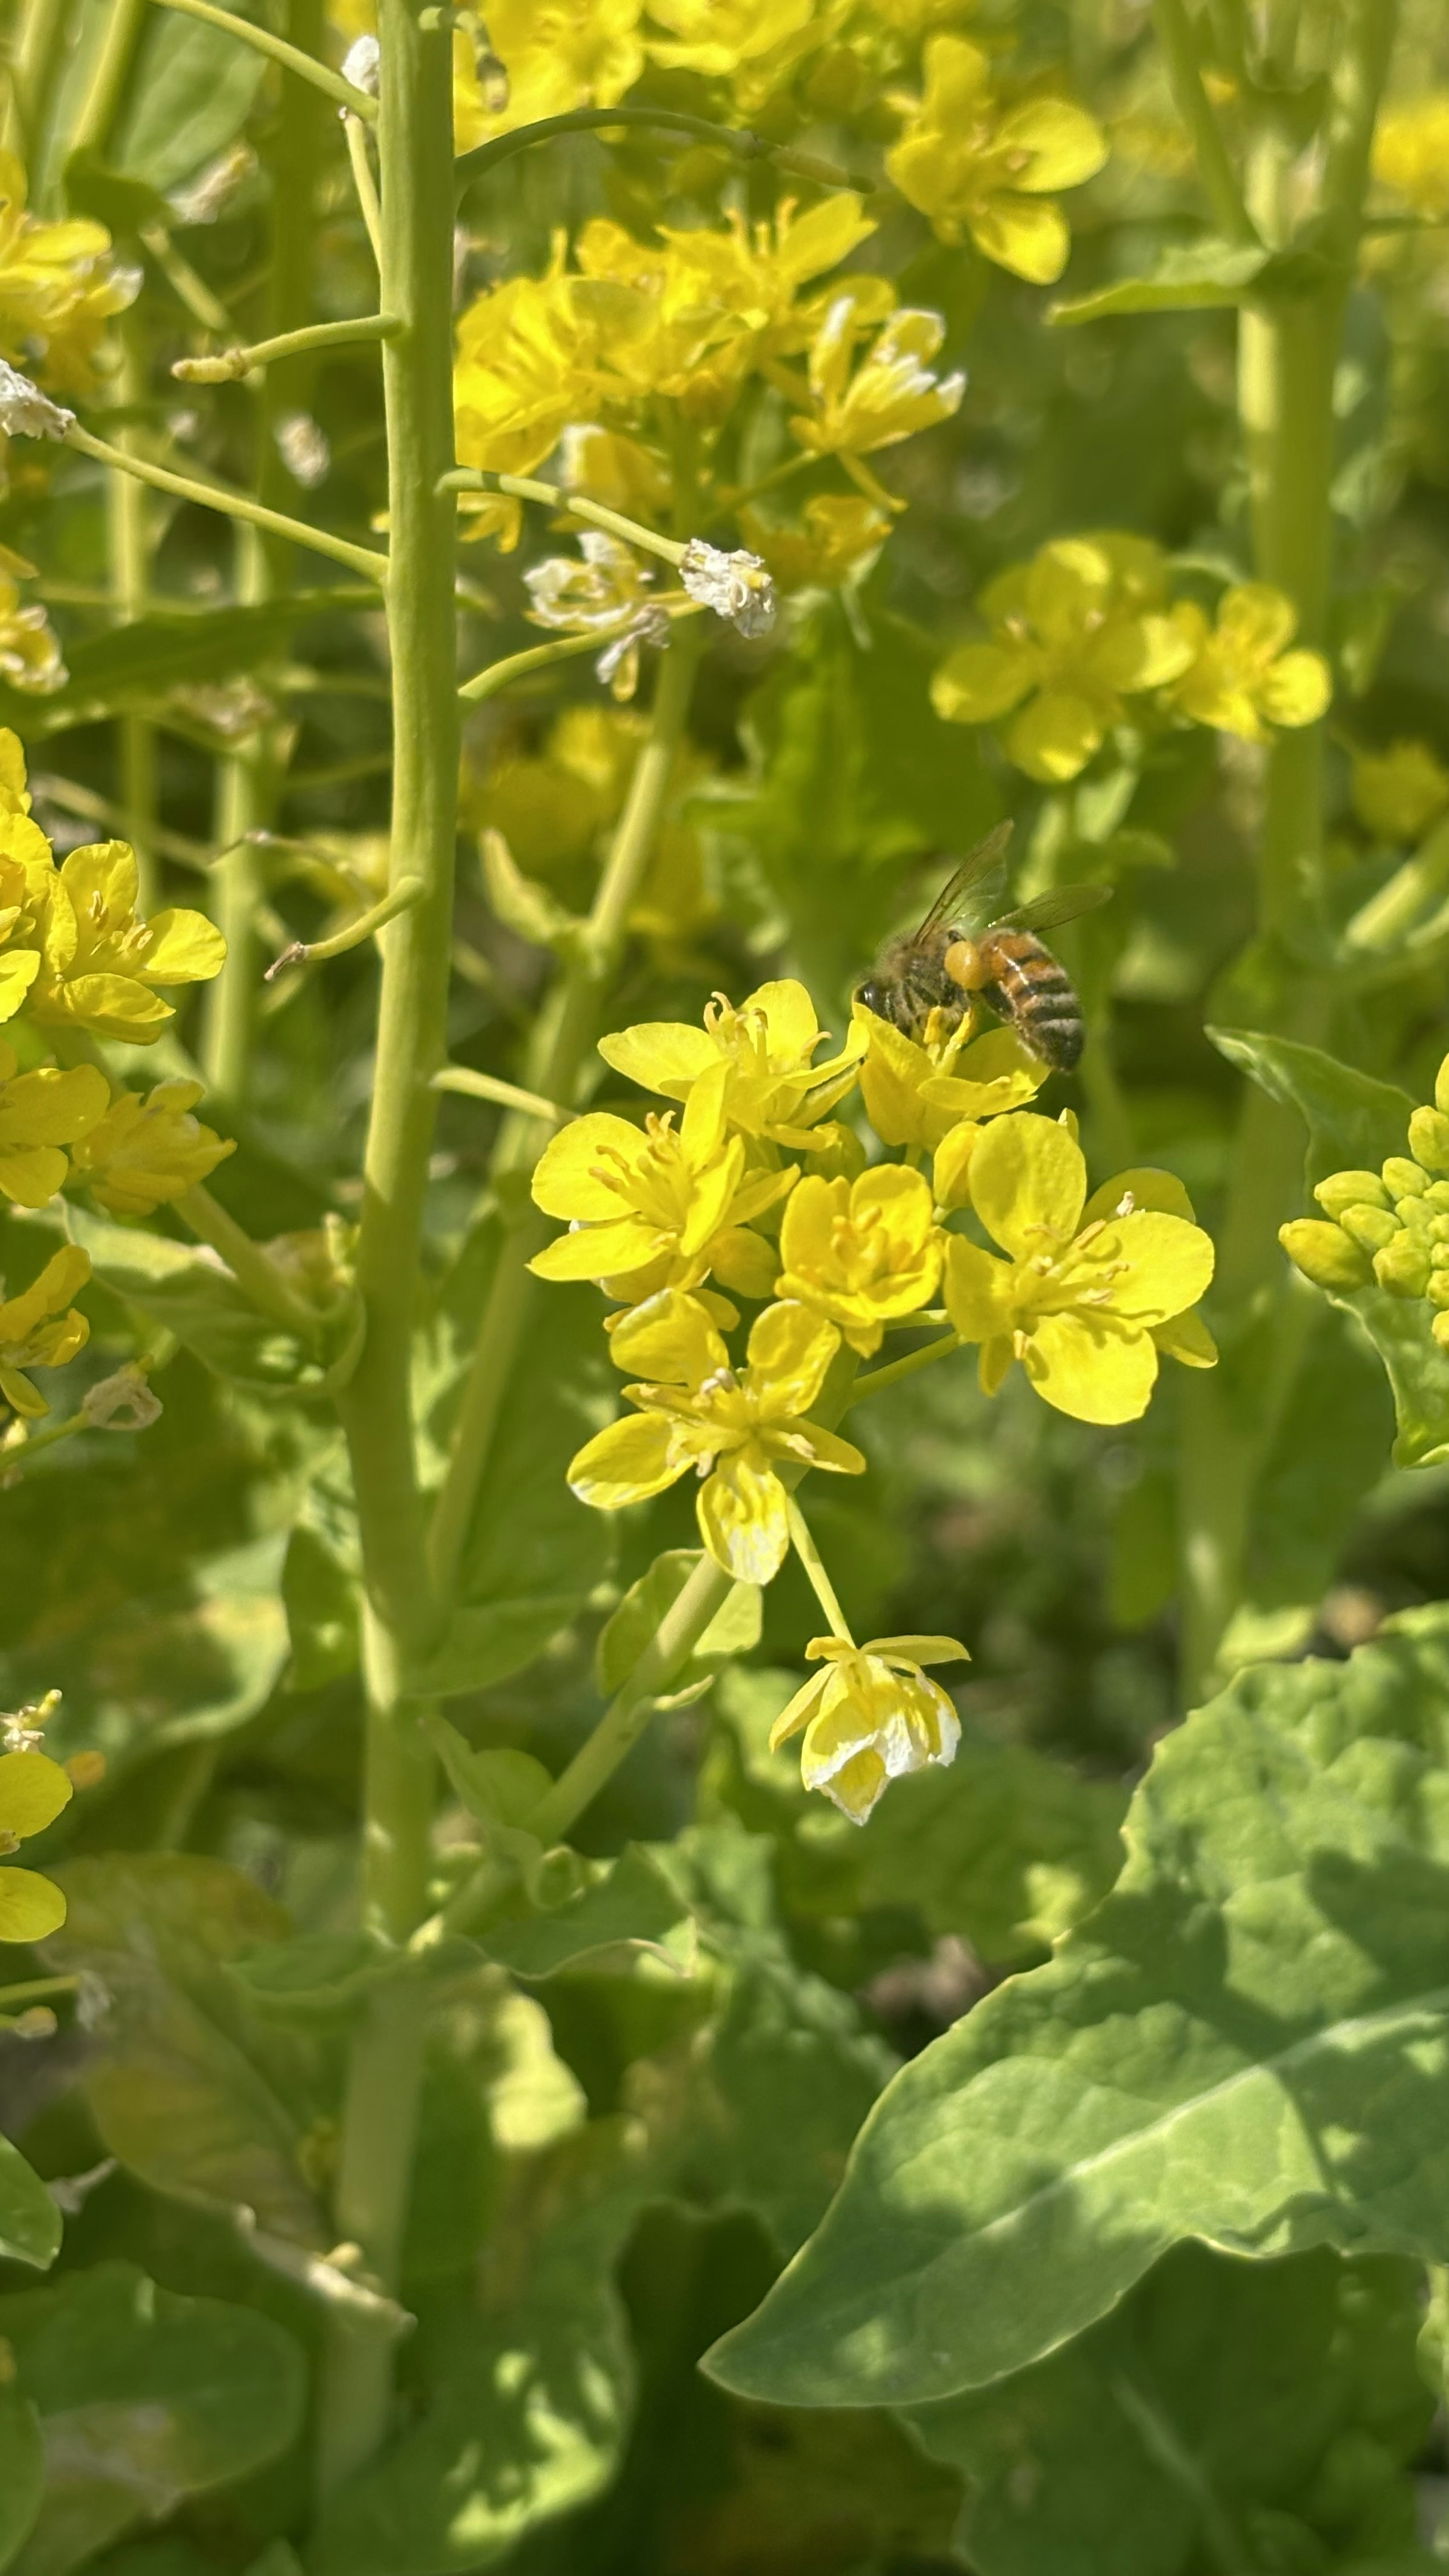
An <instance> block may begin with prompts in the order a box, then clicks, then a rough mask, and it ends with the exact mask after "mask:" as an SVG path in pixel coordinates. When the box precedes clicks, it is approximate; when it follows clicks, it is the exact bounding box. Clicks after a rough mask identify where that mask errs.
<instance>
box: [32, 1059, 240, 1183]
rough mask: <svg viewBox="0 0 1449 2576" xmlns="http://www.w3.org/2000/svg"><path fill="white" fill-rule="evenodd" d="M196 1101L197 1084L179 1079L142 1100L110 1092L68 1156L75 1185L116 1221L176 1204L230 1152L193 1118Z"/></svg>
mask: <svg viewBox="0 0 1449 2576" xmlns="http://www.w3.org/2000/svg"><path fill="white" fill-rule="evenodd" d="M201 1097H202V1086H201V1084H200V1083H199V1082H190V1081H186V1080H184V1079H179V1078H178V1079H174V1080H172V1081H170V1082H158V1083H157V1084H156V1086H155V1088H154V1090H152V1091H151V1092H150V1093H149V1094H148V1096H147V1098H146V1099H145V1100H143V1099H142V1098H141V1095H140V1093H139V1092H138V1091H121V1092H118V1093H117V1095H116V1097H115V1099H114V1100H112V1101H111V1102H110V1104H109V1106H108V1107H107V1109H106V1112H105V1115H104V1116H103V1117H102V1118H100V1119H99V1120H98V1121H97V1123H96V1124H95V1125H94V1126H93V1127H91V1128H89V1129H88V1130H87V1132H86V1133H85V1134H84V1135H83V1137H82V1139H81V1142H80V1145H79V1146H78V1148H77V1150H76V1152H75V1153H74V1154H73V1156H72V1158H71V1159H72V1161H73V1163H74V1166H75V1177H76V1179H77V1180H78V1181H80V1182H82V1183H83V1184H84V1186H85V1187H86V1188H87V1189H88V1190H89V1191H90V1193H91V1196H92V1198H94V1199H96V1200H97V1201H98V1202H99V1204H100V1205H101V1206H102V1207H103V1208H109V1209H110V1210H111V1212H112V1214H113V1215H116V1216H150V1215H151V1213H152V1211H153V1210H154V1209H156V1208H158V1207H169V1206H170V1205H171V1204H172V1202H173V1201H174V1200H176V1199H179V1198H184V1197H185V1195H186V1192H187V1191H188V1190H190V1189H194V1188H195V1187H196V1184H197V1183H198V1182H199V1181H204V1180H206V1179H207V1177H208V1176H209V1174H211V1173H212V1172H214V1171H215V1170H216V1167H217V1165H218V1163H224V1162H225V1160H226V1158H227V1155H228V1154H234V1153H235V1152H236V1142H235V1139H234V1138H232V1137H223V1136H218V1135H217V1133H216V1131H215V1129H214V1128H212V1127H205V1126H203V1125H202V1122H201V1120H200V1119H199V1118H195V1117H193V1115H192V1112H193V1110H194V1109H195V1107H196V1104H197V1102H198V1100H200V1099H201Z"/></svg>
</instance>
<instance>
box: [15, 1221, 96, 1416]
mask: <svg viewBox="0 0 1449 2576" xmlns="http://www.w3.org/2000/svg"><path fill="white" fill-rule="evenodd" d="M90 1275H91V1263H90V1255H89V1253H87V1252H82V1251H81V1250H80V1248H79V1246H78V1245H77V1244H74V1243H67V1244H63V1245H62V1247H61V1249H60V1251H59V1252H56V1253H52V1255H51V1257H50V1259H49V1261H47V1263H46V1265H45V1268H44V1269H43V1270H42V1271H41V1273H40V1276H39V1278H38V1279H34V1280H32V1281H31V1284H30V1286H29V1287H28V1288H23V1289H22V1290H21V1292H20V1294H19V1296H18V1297H7V1298H3V1299H0V1395H3V1396H4V1398H5V1401H6V1403H7V1404H8V1405H9V1406H10V1408H11V1411H12V1412H14V1413H18V1414H19V1415H21V1417H22V1418H23V1419H24V1420H26V1421H32V1422H33V1421H35V1420H36V1419H37V1418H38V1417H39V1416H40V1415H41V1414H42V1413H48V1412H49V1410H50V1407H49V1406H48V1404H47V1403H46V1401H45V1398H44V1396H43V1395H41V1394H40V1393H39V1391H38V1389H37V1388H35V1387H34V1386H32V1385H31V1382H30V1380H29V1378H28V1377H27V1376H26V1375H25V1371H26V1370H27V1369H33V1368H63V1367H64V1365H65V1363H66V1361H67V1360H73V1359H74V1358H75V1355H76V1352H77V1351H79V1350H83V1349H84V1347H85V1344H86V1343H87V1342H88V1341H89V1339H90V1330H91V1328H90V1325H89V1324H88V1323H87V1321H86V1319H85V1317H84V1315H82V1314H81V1313H80V1311H79V1309H78V1308H77V1307H75V1306H72V1305H71V1304H70V1300H71V1298H72V1297H73V1296H74V1295H75V1294H76V1291H77V1289H80V1288H83V1287H84V1286H85V1283H86V1281H87V1280H88V1279H89V1277H90Z"/></svg>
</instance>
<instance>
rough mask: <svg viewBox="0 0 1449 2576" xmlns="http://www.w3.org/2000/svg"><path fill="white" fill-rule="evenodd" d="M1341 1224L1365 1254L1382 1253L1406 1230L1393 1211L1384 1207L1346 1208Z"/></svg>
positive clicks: (1340, 1220)
mask: <svg viewBox="0 0 1449 2576" xmlns="http://www.w3.org/2000/svg"><path fill="white" fill-rule="evenodd" d="M1339 1223H1340V1225H1341V1226H1342V1227H1343V1228H1344V1230H1345V1232H1346V1233H1348V1234H1351V1235H1352V1236H1353V1239H1354V1242H1355V1243H1361V1244H1362V1245H1363V1248H1364V1250H1365V1252H1382V1250H1383V1248H1384V1245H1385V1244H1386V1243H1392V1242H1393V1239H1394V1237H1395V1235H1396V1234H1402V1233H1403V1230H1404V1229H1403V1227H1402V1225H1401V1224H1400V1222H1399V1219H1398V1218H1397V1217H1396V1216H1395V1215H1394V1213H1393V1210H1392V1209H1391V1208H1382V1207H1346V1208H1345V1209H1344V1211H1343V1214H1342V1216H1341V1217H1340V1219H1339Z"/></svg>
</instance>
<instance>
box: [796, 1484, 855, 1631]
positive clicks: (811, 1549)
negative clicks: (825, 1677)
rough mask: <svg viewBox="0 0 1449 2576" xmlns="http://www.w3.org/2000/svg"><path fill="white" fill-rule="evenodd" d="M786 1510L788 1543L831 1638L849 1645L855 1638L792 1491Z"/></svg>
mask: <svg viewBox="0 0 1449 2576" xmlns="http://www.w3.org/2000/svg"><path fill="white" fill-rule="evenodd" d="M786 1509H787V1512H788V1514H789V1519H790V1539H791V1544H792V1545H793V1547H794V1550H795V1553H796V1555H797V1556H798V1558H799V1559H800V1562H801V1564H802V1565H803V1566H804V1568H805V1572H806V1574H807V1575H808V1577H809V1580H810V1589H811V1591H812V1592H813V1593H814V1595H815V1598H816V1600H817V1601H818V1602H819V1604H820V1607H821V1609H822V1610H823V1611H824V1613H825V1624H826V1626H827V1628H828V1629H829V1630H830V1633H831V1635H832V1637H839V1638H840V1639H841V1640H842V1641H843V1643H844V1644H846V1645H847V1646H853V1645H854V1643H855V1639H854V1637H853V1636H852V1635H851V1632H850V1622H849V1620H848V1619H847V1618H846V1615H845V1612H844V1611H843V1610H842V1609H841V1606H840V1603H839V1601H838V1600H837V1598H836V1593H835V1586H834V1584H833V1583H832V1582H831V1580H830V1577H829V1575H828V1574H827V1573H826V1571H825V1566H824V1562H823V1560H822V1558H821V1554H820V1550H819V1548H818V1547H817V1546H816V1544H815V1538H814V1534H813V1532H812V1530H811V1528H810V1524H809V1522H808V1521H807V1520H806V1518H805V1515H804V1513H803V1512H802V1511H801V1509H800V1506H799V1504H798V1502H797V1501H796V1499H795V1496H794V1495H793V1494H792V1495H791V1496H790V1499H789V1502H788V1504H787V1505H786Z"/></svg>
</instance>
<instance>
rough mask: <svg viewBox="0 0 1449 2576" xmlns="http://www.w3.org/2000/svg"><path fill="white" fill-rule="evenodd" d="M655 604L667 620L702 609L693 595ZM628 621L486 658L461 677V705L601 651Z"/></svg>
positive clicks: (694, 614) (477, 703)
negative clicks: (472, 672)
mask: <svg viewBox="0 0 1449 2576" xmlns="http://www.w3.org/2000/svg"><path fill="white" fill-rule="evenodd" d="M658 605H659V606H660V607H661V608H662V609H663V610H664V612H665V615H666V616H667V617H668V618H669V619H670V621H671V623H673V622H674V621H675V620H676V619H681V618H685V617H699V616H702V615H703V613H704V612H703V609H702V607H701V605H700V603H699V601H698V600H696V599H686V600H682V601H680V602H678V603H676V602H673V601H669V600H663V599H661V600H660V601H659V602H658ZM628 622H629V621H628V620H627V619H623V620H621V622H620V624H619V626H618V627H617V628H614V629H613V630H605V631H604V632H603V633H594V634H591V635H557V636H555V637H554V639H553V641H552V642H551V643H549V644H533V645H530V646H529V648H528V650H527V651H526V652H524V653H508V654H505V655H504V657H503V659H502V661H500V662H490V663H489V664H488V666H487V669H486V670H483V671H479V672H478V673H477V674H476V675H475V677H474V678H473V679H471V680H465V681H464V682H463V685H462V687H461V689H460V690H459V691H458V695H459V697H460V699H461V700H462V702H463V704H464V706H469V707H476V706H480V705H482V703H483V701H484V700H485V699H487V698H496V697H497V696H498V695H499V694H500V692H501V691H502V690H504V689H511V688H512V686H513V684H514V682H515V681H516V680H529V679H532V678H533V676H534V674H535V673H536V672H538V671H549V670H552V669H553V667H554V665H555V663H557V662H573V661H576V660H577V659H578V658H579V656H580V655H581V654H584V653H600V652H602V651H603V650H604V648H605V646H606V645H608V644H609V643H610V642H612V640H613V637H614V635H617V634H622V633H625V632H626V631H627V627H628Z"/></svg>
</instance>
